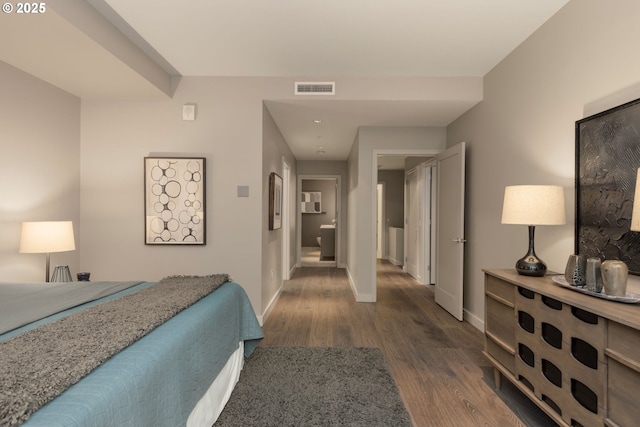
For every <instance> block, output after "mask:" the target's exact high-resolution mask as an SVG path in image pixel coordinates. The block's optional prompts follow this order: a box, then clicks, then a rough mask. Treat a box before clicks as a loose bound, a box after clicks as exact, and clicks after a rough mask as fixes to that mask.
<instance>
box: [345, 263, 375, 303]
mask: <svg viewBox="0 0 640 427" xmlns="http://www.w3.org/2000/svg"><path fill="white" fill-rule="evenodd" d="M345 268H346V269H347V278H348V279H349V286H351V292H353V296H354V297H355V299H356V302H376V297H375V295H372V294H360V293H358V289H357V288H356V283H355V282H354V280H353V276H351V272H350V271H349V267H345Z"/></svg>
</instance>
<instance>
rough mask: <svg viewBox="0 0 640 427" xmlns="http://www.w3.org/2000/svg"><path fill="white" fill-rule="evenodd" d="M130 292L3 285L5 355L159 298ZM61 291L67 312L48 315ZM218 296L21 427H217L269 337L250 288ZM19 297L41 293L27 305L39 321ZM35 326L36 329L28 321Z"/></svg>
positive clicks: (103, 365)
mask: <svg viewBox="0 0 640 427" xmlns="http://www.w3.org/2000/svg"><path fill="white" fill-rule="evenodd" d="M162 282H163V281H160V282H159V283H161V284H162ZM122 283H125V282H118V283H115V282H90V283H80V282H74V283H71V284H46V285H45V284H20V285H19V286H15V285H14V286H10V285H8V284H0V334H1V335H0V349H5V348H7V347H1V346H2V345H7V346H8V345H9V344H15V343H16V341H18V340H20V339H23V338H24V337H26V336H29V335H30V334H34V333H46V332H47V331H45V332H42V331H43V330H47V329H48V328H50V329H52V330H55V328H56V326H57V325H60V324H62V323H64V322H69V321H71V320H73V319H74V318H75V319H76V320H78V318H80V319H81V318H82V317H81V316H85V319H86V316H87V315H88V314H89V313H90V312H91V311H92V310H103V311H105V310H106V307H115V306H116V305H126V304H127V303H125V302H124V301H126V300H127V299H131V298H136V297H137V298H138V301H140V299H141V298H142V295H143V294H144V293H145V292H151V291H155V292H157V290H155V288H160V285H157V284H156V283H151V282H126V283H125V284H122ZM43 286H44V288H43ZM56 286H59V287H61V288H65V287H66V288H65V289H64V290H63V292H62V294H63V298H62V300H63V301H64V302H63V303H62V304H61V303H54V304H53V305H54V306H55V307H54V308H52V309H41V307H42V306H43V305H44V304H43V303H42V301H45V300H46V301H47V302H50V300H51V301H52V300H53V298H51V297H50V296H49V295H48V294H47V292H51V289H53V288H54V287H56ZM218 286H219V287H217V288H216V289H215V291H212V292H210V293H208V294H206V295H205V296H203V297H201V298H199V299H198V300H197V301H196V302H195V303H192V305H189V306H188V308H185V309H183V310H181V311H179V312H178V313H177V314H172V317H171V318H170V319H169V320H166V321H165V322H164V323H162V324H160V325H159V326H157V327H156V326H154V327H153V328H152V330H151V331H150V332H146V333H145V334H144V336H142V337H141V338H137V339H136V341H135V342H134V343H132V344H131V345H128V346H126V347H125V348H124V349H122V350H120V351H118V352H117V353H116V354H114V355H113V356H111V357H109V358H107V359H106V361H104V362H100V364H99V366H98V367H97V368H95V369H93V370H91V372H90V373H89V374H88V375H86V376H84V377H82V379H80V380H79V381H77V382H75V384H73V385H71V386H70V387H68V388H67V389H66V390H65V391H63V392H62V393H61V394H59V395H57V397H55V398H54V399H53V400H51V401H49V402H48V403H46V404H45V405H44V406H42V407H41V408H39V409H38V410H37V411H35V412H33V413H32V414H31V415H30V417H29V418H28V420H26V422H24V423H23V424H22V425H23V426H26V427H38V426H47V427H56V426H59V427H63V426H64V427H71V426H77V427H92V426H95V427H106V426H115V425H117V426H167V427H175V426H185V425H186V426H189V427H192V426H211V425H212V424H213V422H214V421H215V419H217V417H218V415H219V414H220V412H221V411H222V408H223V406H224V403H226V401H227V400H228V398H229V396H230V394H231V390H232V389H233V386H234V385H235V383H236V382H237V380H238V377H239V373H240V370H241V369H242V365H243V360H244V356H247V355H249V354H250V353H251V352H252V351H253V349H254V348H255V346H256V345H257V343H258V342H259V340H260V339H261V338H262V337H263V335H262V330H261V328H260V326H259V324H258V321H257V319H256V316H255V313H254V312H253V309H252V307H251V304H250V302H249V300H248V298H247V295H246V293H245V292H244V290H243V289H242V287H241V286H240V285H239V284H237V283H234V282H231V281H224V282H223V283H222V284H220V285H218ZM21 287H22V288H27V289H29V290H31V291H33V289H38V290H39V291H38V292H35V293H39V294H40V296H39V300H38V299H36V302H35V303H34V302H30V303H27V306H31V307H35V310H26V311H35V312H36V313H29V314H28V315H24V316H23V313H22V312H23V311H25V310H22V309H19V308H16V304H17V303H18V302H19V301H21V300H25V296H24V295H23V293H21V292H20V288H21ZM79 288H86V289H89V291H90V292H91V291H92V292H93V296H89V297H86V298H85V297H81V298H79V299H80V300H81V301H77V300H76V295H77V294H79V293H81V292H80V291H79V290H78V289H79ZM106 288H113V293H111V290H109V291H108V292H107V291H104V290H105V289H106ZM43 289H44V290H43ZM96 290H97V291H98V292H95V291H96ZM83 292H84V291H83ZM31 293H34V292H31ZM104 293H109V295H103V294H104ZM145 295H147V294H145ZM145 298H146V299H149V298H147V297H145ZM83 299H86V301H82V300H83ZM160 299H161V298H160ZM171 299H174V298H171ZM30 301H33V300H30ZM23 302H24V301H23ZM136 304H139V302H138V303H136ZM129 305H130V303H129ZM140 307H144V305H140ZM107 311H108V310H107ZM139 311H144V309H141V310H139ZM33 316H36V317H38V320H34V321H28V319H29V318H31V317H33ZM22 317H26V318H27V320H25V319H23V318H22ZM7 318H9V319H8V320H7ZM25 322H26V324H24V323H25ZM127 322H128V321H127ZM16 324H19V326H16ZM7 328H10V330H7ZM101 329H105V330H106V329H110V327H109V328H107V327H104V328H102V327H101ZM134 329H135V328H134ZM138 329H139V328H138ZM49 333H50V332H49ZM92 333H94V332H92ZM56 334H57V332H56ZM63 335H64V334H62V335H61V336H63ZM98 335H99V334H98ZM54 342H55V341H54ZM55 345H57V344H54V346H55ZM61 345H63V344H61ZM107 347H108V346H107ZM6 354H8V352H5V353H0V372H4V374H3V376H4V375H6V372H7V371H6V369H7V366H5V367H4V368H5V371H2V364H8V363H15V360H16V359H10V358H7V357H5V356H6ZM24 354H25V355H27V354H29V352H28V350H26V349H25V353H24ZM6 359H9V360H13V362H7V360H6ZM9 369H11V367H9ZM53 372H55V370H54V371H53ZM1 380H2V381H6V380H5V379H4V378H3V379H1ZM18 382H19V381H18ZM2 386H3V387H4V385H2ZM47 387H48V385H47ZM44 388H46V387H44ZM2 393H5V392H4V390H2V391H0V399H5V401H2V400H0V425H11V424H10V423H11V421H10V417H8V416H7V414H3V413H1V412H2V411H3V408H2V407H1V406H8V405H7V404H6V399H9V398H7V397H6V396H3V395H2ZM34 400H35V398H34ZM5 412H6V411H5Z"/></svg>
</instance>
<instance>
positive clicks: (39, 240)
mask: <svg viewBox="0 0 640 427" xmlns="http://www.w3.org/2000/svg"><path fill="white" fill-rule="evenodd" d="M75 249H76V243H75V240H74V237H73V223H72V222H71V221H36V222H23V223H22V235H21V237H20V252H21V253H32V254H33V253H37V254H41V253H46V254H47V260H46V272H45V275H46V276H45V282H48V281H49V259H50V256H49V254H50V253H51V252H66V251H73V250H75Z"/></svg>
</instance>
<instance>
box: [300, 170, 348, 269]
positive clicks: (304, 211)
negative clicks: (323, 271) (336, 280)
mask: <svg viewBox="0 0 640 427" xmlns="http://www.w3.org/2000/svg"><path fill="white" fill-rule="evenodd" d="M299 178H300V180H299V185H298V188H299V191H298V218H299V221H298V224H299V227H297V231H298V233H297V234H298V244H299V248H300V250H299V251H298V253H299V260H298V265H299V266H301V267H336V266H337V265H338V260H339V257H340V250H339V247H340V245H339V236H340V231H341V230H340V227H339V224H340V221H339V212H340V207H339V204H340V203H339V201H340V196H339V193H340V185H339V177H335V176H331V177H327V176H300V177H299Z"/></svg>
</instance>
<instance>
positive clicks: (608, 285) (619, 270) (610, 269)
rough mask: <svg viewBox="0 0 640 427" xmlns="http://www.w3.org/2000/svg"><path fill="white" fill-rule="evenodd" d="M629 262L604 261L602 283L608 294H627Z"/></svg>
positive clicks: (617, 295)
mask: <svg viewBox="0 0 640 427" xmlns="http://www.w3.org/2000/svg"><path fill="white" fill-rule="evenodd" d="M628 276H629V271H628V269H627V264H625V263H624V262H622V261H618V260H607V261H604V262H603V263H602V284H603V286H604V292H605V293H606V294H607V295H611V296H616V297H623V296H625V295H626V294H627V278H628Z"/></svg>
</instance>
